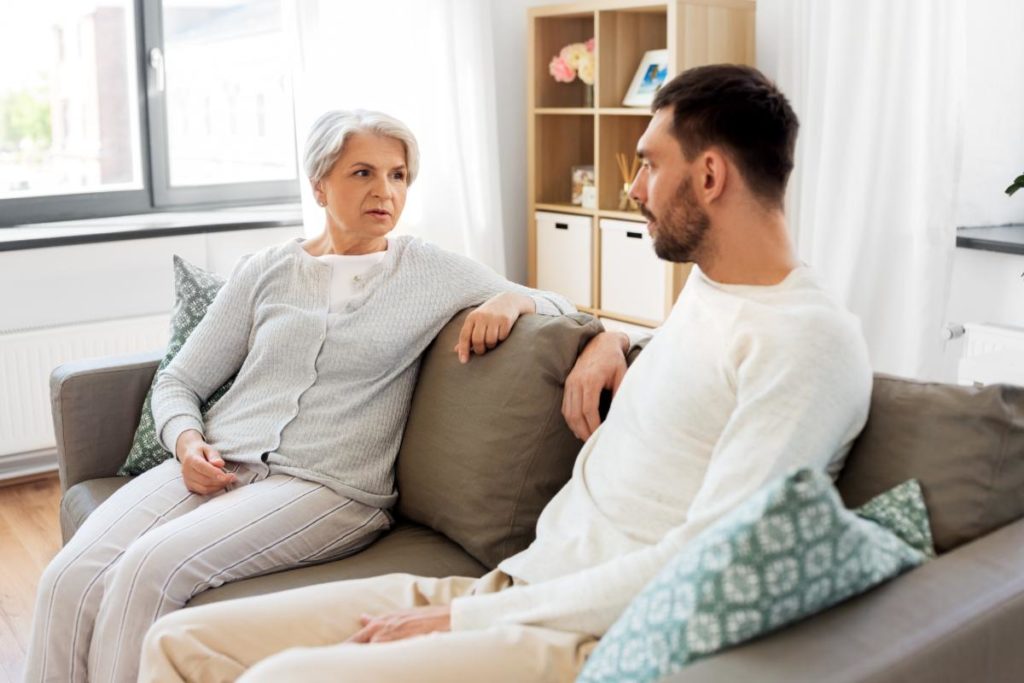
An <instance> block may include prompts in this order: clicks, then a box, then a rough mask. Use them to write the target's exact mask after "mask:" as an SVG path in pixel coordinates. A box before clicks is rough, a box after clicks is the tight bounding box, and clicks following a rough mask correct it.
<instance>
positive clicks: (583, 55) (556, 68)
mask: <svg viewBox="0 0 1024 683" xmlns="http://www.w3.org/2000/svg"><path fill="white" fill-rule="evenodd" d="M548 72H549V73H550V74H551V76H552V78H554V79H555V80H556V81H558V82H559V83H572V82H573V81H574V80H576V77H577V76H579V79H580V80H581V81H583V83H584V84H585V85H586V89H585V91H584V93H585V94H584V96H585V102H584V103H583V106H584V107H588V108H589V107H593V106H594V39H593V38H591V39H590V40H588V41H586V42H585V43H569V44H568V45H566V46H565V47H563V48H562V49H561V51H559V53H558V54H557V55H555V56H554V57H552V58H551V63H550V64H548Z"/></svg>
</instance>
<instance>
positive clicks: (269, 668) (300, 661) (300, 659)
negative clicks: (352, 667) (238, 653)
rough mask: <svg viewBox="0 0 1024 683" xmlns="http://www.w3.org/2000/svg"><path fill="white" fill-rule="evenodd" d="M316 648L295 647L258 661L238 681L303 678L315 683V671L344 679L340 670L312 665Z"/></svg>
mask: <svg viewBox="0 0 1024 683" xmlns="http://www.w3.org/2000/svg"><path fill="white" fill-rule="evenodd" d="M315 652H316V648H308V647H294V648H291V649H289V650H284V651H283V652H279V653H277V654H276V655H273V656H270V657H267V658H266V659H264V660H262V661H260V662H257V663H256V664H255V665H254V666H253V667H251V668H250V669H248V670H247V671H246V672H245V673H244V674H242V676H241V677H240V678H239V679H238V681H237V683H279V682H280V681H291V680H301V681H304V682H305V683H315V681H316V680H317V678H316V676H317V674H316V673H315V672H316V671H317V670H319V672H320V675H321V676H330V677H331V678H330V679H324V680H344V678H343V677H342V676H341V673H340V671H338V670H332V669H330V668H325V667H317V666H314V667H310V661H309V660H310V658H311V656H314V655H315Z"/></svg>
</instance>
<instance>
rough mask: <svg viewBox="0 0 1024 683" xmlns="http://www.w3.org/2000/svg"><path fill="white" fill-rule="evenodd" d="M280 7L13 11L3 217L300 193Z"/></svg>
mask: <svg viewBox="0 0 1024 683" xmlns="http://www.w3.org/2000/svg"><path fill="white" fill-rule="evenodd" d="M281 3H282V0H162V1H161V0H76V2H64V1H63V0H41V1H37V2H33V3H24V4H21V3H19V6H18V8H17V16H13V13H14V12H15V10H14V9H13V7H10V8H8V7H5V8H4V9H0V63H3V64H6V65H8V68H5V69H2V70H0V226H7V225H15V224H19V223H27V222H38V221H45V220H61V219H69V218H87V217H98V216H106V215H119V214H126V213H137V212H138V213H142V212H146V211H158V210H163V209H169V208H175V207H199V206H224V205H229V204H238V203H261V202H270V201H294V200H295V199H296V198H297V197H298V184H297V175H296V161H295V143H294V140H295V135H294V122H293V117H292V96H291V84H290V79H289V74H288V70H287V65H288V64H289V59H288V54H287V49H288V48H287V42H286V34H285V31H284V21H283V13H282V7H281ZM7 13H11V14H12V16H6V17H5V16H3V15H4V14H7ZM11 65H18V66H17V67H16V68H11Z"/></svg>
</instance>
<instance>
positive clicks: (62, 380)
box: [50, 351, 164, 491]
mask: <svg viewBox="0 0 1024 683" xmlns="http://www.w3.org/2000/svg"><path fill="white" fill-rule="evenodd" d="M163 354H164V352H163V351H151V352H147V353H140V354H133V355H130V356H117V357H105V358H93V359H89V360H82V361H74V362H71V363H64V364H62V365H59V366H57V368H56V369H55V370H54V371H53V372H52V373H51V374H50V410H51V412H52V413H53V431H54V434H55V435H56V437H57V465H58V469H59V471H60V485H61V490H62V491H66V490H67V489H68V488H70V487H71V486H74V485H75V484H77V483H78V482H81V481H86V480H88V479H96V478H99V477H112V476H114V474H116V472H117V469H118V468H119V467H120V466H121V464H122V463H123V462H124V459H125V457H127V455H128V451H129V450H130V449H131V445H132V438H133V437H134V436H135V428H136V427H137V426H138V424H139V413H140V412H141V411H142V403H143V401H144V400H145V398H146V392H147V391H149V386H150V384H151V383H152V381H153V375H154V374H156V368H157V366H158V365H159V364H160V359H161V358H163Z"/></svg>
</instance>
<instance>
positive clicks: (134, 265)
mask: <svg viewBox="0 0 1024 683" xmlns="http://www.w3.org/2000/svg"><path fill="white" fill-rule="evenodd" d="M301 234H302V229H301V227H298V226H296V227H291V228H272V229H266V230H238V231H229V232H215V233H206V234H199V235H180V236H174V237H157V238H153V239H141V240H127V241H123V242H99V243H96V244H81V245H74V246H62V247H49V248H46V249H26V250H23V251H3V252H0V333H2V332H5V331H13V330H22V329H27V328H37V327H51V326H56V325H69V324H75V323H83V322H95V321H99V320H112V319H116V318H129V317H135V316H144V315H152V314H155V313H166V312H168V311H170V310H171V306H172V305H173V303H174V271H173V268H172V260H171V256H172V255H173V254H178V255H179V256H181V257H183V258H185V259H187V260H188V261H190V262H191V263H194V264H195V265H197V266H200V267H202V268H206V269H209V270H213V271H215V272H218V273H221V274H223V275H227V274H229V273H230V272H231V268H232V267H233V266H234V264H235V263H236V262H237V261H238V259H239V258H240V257H241V256H242V255H243V254H247V253H251V252H253V251H257V250H259V249H262V248H263V247H264V246H267V245H270V244H278V243H280V242H283V241H285V240H287V239H289V238H291V237H297V236H300V235H301Z"/></svg>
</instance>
